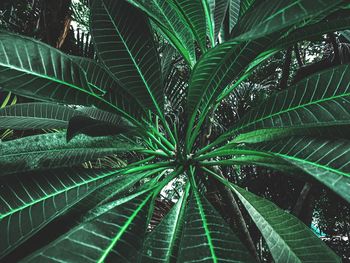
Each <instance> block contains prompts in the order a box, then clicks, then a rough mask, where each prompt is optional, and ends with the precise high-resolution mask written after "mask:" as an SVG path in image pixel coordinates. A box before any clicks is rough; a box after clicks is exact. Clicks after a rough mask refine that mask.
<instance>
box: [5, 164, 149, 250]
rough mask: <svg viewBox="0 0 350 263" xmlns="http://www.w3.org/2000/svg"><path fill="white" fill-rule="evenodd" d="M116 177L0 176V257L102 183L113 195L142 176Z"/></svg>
mask: <svg viewBox="0 0 350 263" xmlns="http://www.w3.org/2000/svg"><path fill="white" fill-rule="evenodd" d="M117 175H118V172H116V171H103V170H92V169H68V170H67V169H64V170H63V169H61V170H50V171H45V172H30V173H23V174H16V175H11V176H8V177H5V178H4V177H1V178H0V180H1V185H2V190H1V193H0V204H1V206H0V230H1V231H0V232H1V241H0V251H1V252H0V255H1V256H0V257H3V256H4V255H5V254H7V253H9V252H10V251H11V250H13V249H15V248H16V247H17V246H18V245H19V244H21V243H23V242H24V241H25V240H26V239H28V238H29V237H31V236H32V235H34V234H35V233H36V232H37V231H39V230H40V229H42V228H43V227H44V226H46V225H47V224H49V223H50V222H51V221H52V220H53V219H54V218H56V217H58V216H60V215H61V214H62V213H64V212H65V211H67V210H68V209H69V208H71V207H72V206H74V205H75V204H77V203H78V202H79V201H80V200H82V199H83V198H85V197H86V196H88V195H89V194H91V193H92V192H94V191H95V190H96V189H99V188H100V187H102V186H104V185H105V184H106V183H111V182H114V186H115V188H114V193H117V192H121V191H123V190H125V189H127V188H128V187H130V186H132V185H133V184H134V183H135V182H137V181H139V180H140V179H141V178H143V177H144V176H145V175H144V174H138V175H133V176H123V175H120V176H117Z"/></svg>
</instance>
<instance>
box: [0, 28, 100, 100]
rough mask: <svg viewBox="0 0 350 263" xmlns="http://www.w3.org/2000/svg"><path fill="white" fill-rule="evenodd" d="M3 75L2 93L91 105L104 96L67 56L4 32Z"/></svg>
mask: <svg viewBox="0 0 350 263" xmlns="http://www.w3.org/2000/svg"><path fill="white" fill-rule="evenodd" d="M0 72H1V77H0V86H1V87H2V88H3V89H5V90H7V91H11V92H13V93H15V94H18V95H21V96H25V97H29V98H34V99H39V100H44V101H54V102H60V103H67V104H80V105H92V104H94V103H97V102H98V101H99V95H101V94H100V93H98V92H96V90H94V89H92V88H91V87H89V85H88V82H87V80H86V77H85V74H84V71H83V70H82V69H81V68H80V67H79V65H77V64H76V63H74V62H73V61H72V60H71V59H70V57H69V56H68V55H65V54H63V53H62V52H60V51H58V50H56V49H54V48H52V47H50V46H48V45H46V44H43V43H41V42H38V41H36V40H33V39H30V38H27V37H23V36H19V35H16V34H12V33H7V32H5V31H0Z"/></svg>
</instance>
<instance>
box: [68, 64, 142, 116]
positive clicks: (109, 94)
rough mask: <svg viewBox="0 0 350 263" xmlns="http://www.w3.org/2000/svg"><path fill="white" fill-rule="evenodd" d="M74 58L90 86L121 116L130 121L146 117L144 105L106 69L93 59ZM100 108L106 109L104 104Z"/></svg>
mask: <svg viewBox="0 0 350 263" xmlns="http://www.w3.org/2000/svg"><path fill="white" fill-rule="evenodd" d="M72 58H73V59H74V61H75V62H76V63H77V64H79V65H80V66H81V67H82V68H83V70H84V71H85V73H86V77H87V80H88V83H89V85H90V86H91V87H92V88H94V89H96V90H98V91H100V92H101V93H102V94H103V98H104V99H105V100H106V101H108V102H110V103H112V104H113V105H115V106H116V107H117V112H119V114H121V115H123V116H125V117H127V118H129V119H134V118H135V119H141V118H142V117H144V116H145V115H146V113H145V110H144V108H143V107H142V103H141V102H140V101H138V100H137V98H135V97H133V95H132V94H131V93H130V92H129V91H128V88H127V87H126V86H125V85H123V84H121V83H120V81H118V80H117V79H116V78H115V77H114V76H113V74H112V73H111V72H110V71H109V70H108V69H107V68H106V67H104V66H103V65H101V64H100V63H98V62H96V61H95V60H92V59H88V58H82V57H72ZM98 106H100V107H102V108H106V107H105V106H104V104H99V105H98Z"/></svg>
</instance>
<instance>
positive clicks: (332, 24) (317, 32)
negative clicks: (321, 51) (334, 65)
mask: <svg viewBox="0 0 350 263" xmlns="http://www.w3.org/2000/svg"><path fill="white" fill-rule="evenodd" d="M348 28H350V11H349V10H341V11H338V12H335V13H333V14H331V15H330V16H329V17H327V18H326V19H324V20H322V21H320V22H318V23H314V24H311V25H307V26H304V27H301V28H298V29H296V30H294V31H292V32H291V33H289V34H288V35H286V36H285V37H283V38H281V39H280V40H278V41H277V42H276V43H275V44H274V45H273V46H274V47H276V48H286V47H288V46H291V45H293V44H295V43H297V42H298V41H302V40H306V39H312V38H314V37H317V36H321V35H322V34H326V33H329V32H335V31H340V30H344V29H348Z"/></svg>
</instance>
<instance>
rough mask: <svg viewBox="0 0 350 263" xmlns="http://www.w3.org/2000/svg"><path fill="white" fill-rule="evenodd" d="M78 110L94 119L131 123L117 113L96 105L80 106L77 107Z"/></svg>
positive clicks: (112, 122)
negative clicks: (101, 108)
mask: <svg viewBox="0 0 350 263" xmlns="http://www.w3.org/2000/svg"><path fill="white" fill-rule="evenodd" d="M77 110H78V111H79V112H81V113H82V114H83V115H84V116H85V115H87V116H89V117H91V118H93V119H96V120H99V121H103V122H108V123H111V124H114V125H119V124H122V123H123V124H126V123H129V122H128V121H127V120H126V119H124V118H122V117H120V116H119V115H117V114H113V113H111V112H108V111H103V110H100V109H97V108H95V107H79V108H77Z"/></svg>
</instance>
